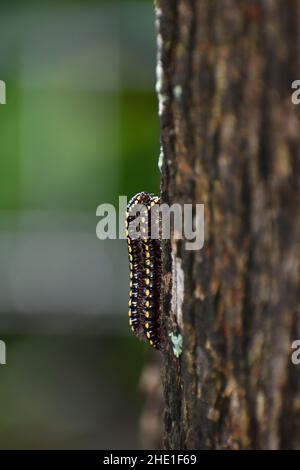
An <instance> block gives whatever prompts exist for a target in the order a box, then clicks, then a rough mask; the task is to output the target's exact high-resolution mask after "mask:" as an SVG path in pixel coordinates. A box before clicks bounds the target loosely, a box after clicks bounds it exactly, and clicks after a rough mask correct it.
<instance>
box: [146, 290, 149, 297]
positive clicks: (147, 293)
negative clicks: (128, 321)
mask: <svg viewBox="0 0 300 470" xmlns="http://www.w3.org/2000/svg"><path fill="white" fill-rule="evenodd" d="M145 294H146V296H147V297H149V295H150V291H149V289H146V291H145Z"/></svg>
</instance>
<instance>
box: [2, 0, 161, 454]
mask: <svg viewBox="0 0 300 470" xmlns="http://www.w3.org/2000/svg"><path fill="white" fill-rule="evenodd" d="M44 7H47V8H45V10H44ZM77 7H80V8H81V9H78V8H77ZM95 7H97V9H96V10H95ZM98 7H99V8H98ZM1 9H2V11H1V16H0V37H1V41H0V70H1V76H0V79H2V80H5V81H6V84H7V104H6V105H5V106H1V107H0V133H1V158H0V217H5V216H6V213H11V214H13V216H14V217H15V219H14V220H18V217H19V216H20V215H22V214H26V211H42V212H43V211H44V212H45V213H48V212H49V213H51V212H52V213H54V214H55V213H62V214H72V213H73V212H79V213H86V214H92V216H93V217H95V215H94V214H95V210H96V207H97V206H98V204H100V203H102V202H112V203H115V204H117V203H118V196H119V195H123V194H126V195H128V197H129V198H130V197H131V196H132V195H133V194H135V193H136V192H138V191H141V190H147V191H149V192H154V193H158V192H159V172H158V167H157V160H158V153H159V137H158V119H157V102H156V97H155V94H154V79H155V77H154V75H155V34H154V14H153V5H152V1H150V0H149V1H143V2H141V1H136V2H127V1H126V0H122V1H121V0H113V1H110V2H108V1H106V2H103V1H100V0H88V1H83V0H63V1H62V0H55V1H53V0H51V1H50V0H43V1H40V0H39V1H38V2H37V0H36V1H33V0H32V1H29V2H26V3H25V2H21V1H20V0H19V1H18V0H13V1H9V2H8V1H3V2H1ZM82 12H85V13H86V15H85V16H82V15H81V13H82ZM94 13H95V14H94ZM96 13H97V15H98V16H97V15H96ZM98 19H99V28H98V26H97V22H98ZM100 24H101V25H102V26H101V27H100ZM101 28H102V29H101ZM24 38H25V39H26V40H24ZM60 39H62V43H61V44H60V43H59V41H60ZM60 46H61V47H60ZM101 54H102V55H101ZM114 61H116V63H115V62H114ZM74 71H75V75H74ZM116 75H117V76H116ZM110 79H111V83H110ZM98 83H99V86H97V84H98ZM71 85H72V86H71ZM95 226H96V218H95ZM95 226H92V227H90V230H91V231H92V232H94V230H95ZM3 227H4V224H3V225H2V232H1V229H0V244H1V235H3V236H5V234H4V229H3ZM29 228H30V227H29ZM14 229H15V230H16V231H18V230H20V232H21V236H22V228H19V227H18V224H16V226H15V227H14ZM78 229H80V227H79V228H78ZM58 230H59V227H58ZM65 230H66V227H65V226H64V227H62V228H61V231H62V232H63V231H65ZM70 230H71V229H70ZM72 230H74V228H73V227H72ZM99 243H100V242H99ZM3 246H6V245H5V244H4V245H3ZM0 251H1V246H0ZM124 259H125V257H124ZM6 263H7V266H9V260H8V259H7V260H6ZM37 265H38V264H37ZM45 269H46V270H47V266H45ZM58 269H59V267H58ZM78 269H80V266H79V267H78ZM103 269H105V265H104V264H103ZM30 272H34V270H32V271H30ZM85 282H89V280H88V277H86V278H85ZM124 283H125V284H126V283H127V280H126V279H125V281H124ZM125 284H124V285H125ZM7 285H11V280H10V278H8V281H7ZM50 287H51V286H50ZM117 288H118V289H119V290H121V291H122V289H123V288H124V287H122V286H117ZM12 292H13V289H12ZM113 300H114V299H110V301H111V302H113ZM16 304H17V302H16ZM50 307H51V306H50ZM46 310H47V309H46ZM124 312H125V313H124ZM124 312H120V315H122V322H124V321H126V322H127V318H125V317H126V314H127V306H126V305H124ZM5 313H6V315H7V314H9V315H11V316H13V315H14V313H15V312H13V311H12V312H5ZM62 313H63V312H62ZM109 313H110V312H107V314H108V316H109ZM28 314H29V315H30V312H28ZM124 314H125V317H124ZM1 321H2V317H1V313H0V335H1V336H0V337H1V339H3V340H6V342H7V365H5V366H1V367H0V401H1V403H2V405H3V406H2V411H1V420H0V446H1V448H2V449H4V448H49V447H50V448H51V447H52V448H53V447H58V448H89V447H93V448H104V447H107V448H130V446H131V448H136V447H138V445H139V444H138V442H139V441H138V413H139V410H140V408H141V406H142V402H141V398H140V395H139V391H138V382H139V376H140V372H141V369H142V366H143V363H144V360H145V357H146V352H145V351H146V348H145V346H144V345H142V344H141V343H140V342H138V341H136V340H135V339H134V338H133V337H132V336H131V334H130V332H129V331H128V335H126V336H124V337H121V336H110V337H109V336H105V335H104V334H103V335H101V332H100V334H99V332H97V336H95V335H94V334H93V332H91V334H90V335H87V334H82V335H76V334H71V333H70V334H69V335H64V336H63V335H61V336H60V335H53V336H49V335H47V334H44V333H42V332H41V333H40V334H36V335H33V334H28V333H26V334H25V333H23V334H20V335H19V336H18V335H16V334H10V335H7V336H6V337H5V336H4V333H3V331H4V330H3V331H2V332H1ZM16 321H17V322H19V323H18V328H16V330H17V331H20V330H22V325H25V324H26V316H25V315H24V319H23V320H22V322H20V317H19V316H16ZM116 321H117V319H116V316H112V317H111V322H116ZM40 323H41V321H40ZM70 323H72V318H71V319H70ZM24 330H26V328H24Z"/></svg>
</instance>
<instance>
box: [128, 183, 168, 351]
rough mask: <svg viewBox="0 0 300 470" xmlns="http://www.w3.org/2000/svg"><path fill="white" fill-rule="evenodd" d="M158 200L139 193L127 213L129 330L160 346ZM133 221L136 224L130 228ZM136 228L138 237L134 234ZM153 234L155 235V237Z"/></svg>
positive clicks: (151, 343) (155, 346) (153, 344)
mask: <svg viewBox="0 0 300 470" xmlns="http://www.w3.org/2000/svg"><path fill="white" fill-rule="evenodd" d="M159 204H160V199H159V198H158V197H157V196H151V195H150V194H148V193H145V192H142V193H138V194H137V195H136V196H134V197H133V198H132V199H131V200H130V202H129V204H128V206H127V213H126V229H127V232H126V235H127V243H128V255H129V269H130V291H129V311H128V315H129V325H130V327H131V330H132V332H133V333H134V334H135V335H137V336H141V337H142V338H144V339H145V340H146V341H148V342H149V344H150V345H151V346H152V347H153V348H156V349H160V318H159V314H160V292H161V243H160V239H159V238H153V233H152V232H153V229H154V232H155V233H156V234H157V235H158V237H159V217H158V211H157V212H154V210H153V208H154V207H155V208H156V209H157V208H158V207H159ZM133 222H134V223H135V226H134V227H132V225H133ZM136 228H139V229H140V231H139V237H137V238H136V236H133V235H134V234H135V231H134V229H136ZM157 235H156V236H157Z"/></svg>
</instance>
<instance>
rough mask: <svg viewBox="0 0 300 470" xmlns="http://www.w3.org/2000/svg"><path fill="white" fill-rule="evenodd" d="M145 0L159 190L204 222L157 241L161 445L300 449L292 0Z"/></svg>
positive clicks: (297, 48) (296, 15)
mask: <svg viewBox="0 0 300 470" xmlns="http://www.w3.org/2000/svg"><path fill="white" fill-rule="evenodd" d="M155 7H156V17H157V28H158V66H157V75H158V82H157V91H158V97H159V107H160V110H159V111H160V121H161V144H162V151H161V158H160V162H161V172H162V200H163V202H167V203H170V204H172V203H174V202H179V203H181V204H184V203H191V202H193V203H204V204H205V229H206V235H205V245H204V248H203V249H202V250H199V251H186V250H185V248H184V243H183V241H181V240H174V241H171V242H170V243H169V242H164V255H163V256H164V260H163V261H164V285H163V291H164V296H163V318H164V334H165V336H166V338H169V336H168V335H169V334H170V333H171V332H172V333H173V334H175V335H180V334H181V335H182V337H183V351H182V354H181V355H180V357H179V358H176V356H175V355H174V348H173V346H172V344H171V341H170V339H168V341H167V342H168V346H167V351H166V353H165V355H164V362H165V364H164V370H163V386H164V394H165V401H166V411H165V447H166V448H171V449H176V448H177V449H214V448H217V449H223V448H229V449H239V448H244V449H246V448H260V449H278V448H300V366H295V365H293V364H292V363H291V343H292V341H293V340H295V339H298V338H300V299H299V292H300V289H299V288H300V285H299V262H300V248H299V240H300V236H299V235H300V217H299V208H300V197H299V194H300V150H299V149H300V146H299V144H300V124H299V113H300V105H299V106H296V105H294V104H292V102H291V94H292V90H291V83H292V81H293V80H295V79H300V2H299V1H298V0H291V1H289V2H287V1H284V0H260V1H258V0H257V1H256V0H251V1H250V0H249V1H242V0H241V1H238V0H224V1H221V0H195V1H192V0H157V1H156V4H155Z"/></svg>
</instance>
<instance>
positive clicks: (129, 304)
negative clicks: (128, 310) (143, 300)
mask: <svg viewBox="0 0 300 470" xmlns="http://www.w3.org/2000/svg"><path fill="white" fill-rule="evenodd" d="M128 307H131V299H130V300H129V302H128Z"/></svg>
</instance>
